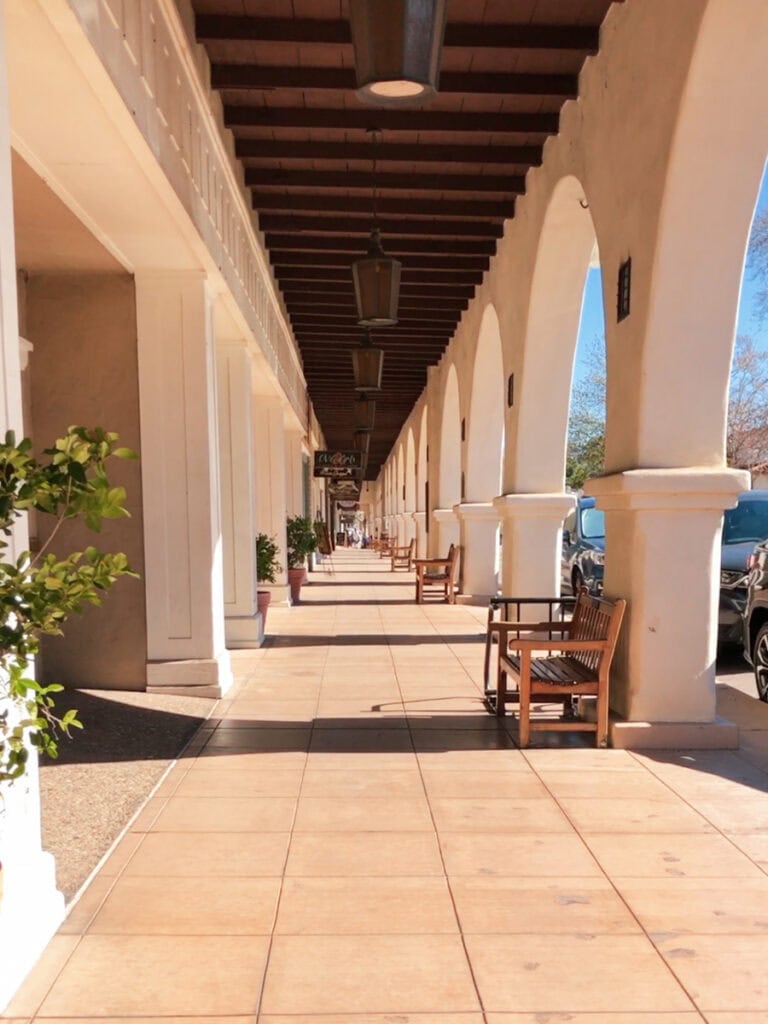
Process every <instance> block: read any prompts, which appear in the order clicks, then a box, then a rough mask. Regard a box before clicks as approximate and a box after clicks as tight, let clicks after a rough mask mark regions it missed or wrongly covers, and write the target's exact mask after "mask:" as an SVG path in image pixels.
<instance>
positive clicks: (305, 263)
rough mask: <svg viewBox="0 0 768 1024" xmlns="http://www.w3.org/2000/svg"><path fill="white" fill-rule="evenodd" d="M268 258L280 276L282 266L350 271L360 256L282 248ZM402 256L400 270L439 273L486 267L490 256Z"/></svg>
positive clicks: (388, 247) (390, 252) (484, 268)
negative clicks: (401, 268) (295, 250)
mask: <svg viewBox="0 0 768 1024" xmlns="http://www.w3.org/2000/svg"><path fill="white" fill-rule="evenodd" d="M387 252H388V253H389V255H390V256H397V255H398V253H397V251H396V250H393V249H392V247H391V246H387ZM269 255H270V259H271V262H272V266H273V267H275V272H276V273H277V274H278V276H280V274H281V273H282V270H283V268H286V269H287V268H289V267H329V268H331V267H335V268H336V270H337V271H338V272H340V273H348V274H351V273H352V263H353V262H354V260H355V259H357V258H358V257H361V256H362V255H363V251H362V250H361V251H360V252H358V253H351V252H343V251H340V252H338V253H335V252H319V251H315V250H310V251H305V252H300V251H299V252H285V251H284V250H280V249H275V250H272V251H271V252H270V254H269ZM399 255H400V256H402V263H403V271H402V272H403V273H405V271H406V269H407V270H434V271H435V272H436V273H437V272H442V271H444V270H456V271H460V270H466V271H473V270H480V271H483V270H487V269H488V267H489V266H490V257H488V256H468V255H462V254H456V255H448V256H445V255H437V256H430V255H424V254H415V253H400V254H399Z"/></svg>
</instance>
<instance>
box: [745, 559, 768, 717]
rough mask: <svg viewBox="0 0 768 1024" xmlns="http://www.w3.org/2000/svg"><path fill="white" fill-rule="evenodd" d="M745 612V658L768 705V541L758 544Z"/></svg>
mask: <svg viewBox="0 0 768 1024" xmlns="http://www.w3.org/2000/svg"><path fill="white" fill-rule="evenodd" d="M750 561H751V567H750V570H749V578H748V589H747V598H746V608H745V610H744V619H743V630H744V634H743V637H744V656H745V657H746V659H747V661H749V662H750V663H751V665H752V667H753V668H754V670H755V683H756V684H757V695H758V697H759V698H760V700H764V701H766V702H768V540H764V541H763V542H762V544H758V545H757V547H756V548H755V550H754V553H753V555H752V557H751V559H750Z"/></svg>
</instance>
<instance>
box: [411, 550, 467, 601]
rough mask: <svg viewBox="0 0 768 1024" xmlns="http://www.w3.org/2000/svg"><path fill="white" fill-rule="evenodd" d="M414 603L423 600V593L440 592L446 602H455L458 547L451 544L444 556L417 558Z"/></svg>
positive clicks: (415, 562) (415, 563)
mask: <svg viewBox="0 0 768 1024" xmlns="http://www.w3.org/2000/svg"><path fill="white" fill-rule="evenodd" d="M413 564H414V567H415V569H416V603H417V604H422V603H423V602H424V595H425V594H427V593H428V594H432V595H434V594H435V593H440V594H442V596H443V598H444V599H445V600H446V601H447V602H448V604H456V584H457V580H458V575H459V548H458V547H457V546H456V545H455V544H451V546H450V547H449V548H448V554H447V556H446V557H445V558H417V559H415V561H414V563H413Z"/></svg>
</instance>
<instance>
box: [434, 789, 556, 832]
mask: <svg viewBox="0 0 768 1024" xmlns="http://www.w3.org/2000/svg"><path fill="white" fill-rule="evenodd" d="M430 806H431V808H432V813H433V815H434V818H435V824H436V826H437V831H438V832H439V833H444V832H480V831H483V832H513V833H514V832H536V833H540V832H571V831H572V828H571V825H570V824H569V822H568V819H567V818H566V817H565V815H564V814H563V813H562V811H561V810H560V809H559V808H558V806H557V804H556V803H555V802H554V800H550V799H544V800H511V799H510V800H508V799H504V798H499V799H481V798H479V797H478V798H476V799H474V800H463V799H455V798H441V799H432V800H431V801H430Z"/></svg>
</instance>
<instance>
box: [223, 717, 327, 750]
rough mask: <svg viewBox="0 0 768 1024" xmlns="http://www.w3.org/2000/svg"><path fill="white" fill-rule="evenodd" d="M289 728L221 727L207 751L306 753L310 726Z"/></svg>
mask: <svg viewBox="0 0 768 1024" xmlns="http://www.w3.org/2000/svg"><path fill="white" fill-rule="evenodd" d="M273 724H274V723H273ZM289 726H290V727H289V728H285V729H275V728H270V727H259V728H251V727H250V726H248V727H245V726H244V727H242V728H239V727H235V728H232V727H229V726H224V725H221V726H219V728H218V729H217V730H216V732H215V733H214V734H213V735H212V736H211V738H210V739H209V740H208V743H207V744H206V747H205V750H206V752H207V751H212V750H252V751H263V752H270V753H271V752H274V751H278V750H286V751H291V750H298V751H305V750H306V749H307V745H308V743H309V737H310V729H309V726H307V727H301V728H298V729H297V728H296V723H295V722H291V723H289Z"/></svg>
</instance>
